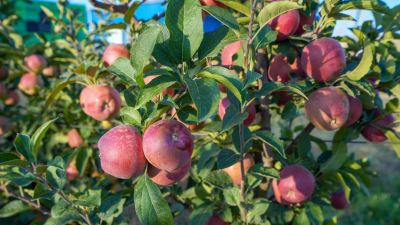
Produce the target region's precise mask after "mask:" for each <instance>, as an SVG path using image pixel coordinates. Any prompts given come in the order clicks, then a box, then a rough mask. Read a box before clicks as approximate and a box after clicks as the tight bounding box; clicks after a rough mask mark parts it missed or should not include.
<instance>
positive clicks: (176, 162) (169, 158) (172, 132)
mask: <svg viewBox="0 0 400 225" xmlns="http://www.w3.org/2000/svg"><path fill="white" fill-rule="evenodd" d="M193 145H194V143H193V137H192V134H191V133H190V131H189V129H188V128H187V127H186V126H185V125H184V124H183V123H181V122H178V121H176V120H170V119H163V120H160V121H157V122H155V123H153V124H152V125H150V126H149V127H148V128H147V130H146V131H145V133H144V135H143V152H144V155H145V156H146V159H147V160H148V161H149V163H151V164H152V165H153V166H155V167H157V168H158V169H161V170H165V171H168V172H171V171H174V170H177V169H179V168H181V167H183V166H184V165H186V163H188V162H189V161H190V159H191V156H192V153H193Z"/></svg>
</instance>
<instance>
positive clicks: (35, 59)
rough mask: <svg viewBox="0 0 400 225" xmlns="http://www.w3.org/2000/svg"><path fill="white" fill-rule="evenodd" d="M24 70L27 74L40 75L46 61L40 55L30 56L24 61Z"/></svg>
mask: <svg viewBox="0 0 400 225" xmlns="http://www.w3.org/2000/svg"><path fill="white" fill-rule="evenodd" d="M24 63H25V68H26V70H27V71H28V72H29V73H32V74H40V73H41V72H42V71H43V69H44V68H45V67H46V66H47V61H46V59H45V58H44V57H43V56H41V55H30V56H27V57H25V59H24Z"/></svg>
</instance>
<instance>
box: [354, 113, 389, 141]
mask: <svg viewBox="0 0 400 225" xmlns="http://www.w3.org/2000/svg"><path fill="white" fill-rule="evenodd" d="M373 112H375V114H374V118H379V117H381V115H382V114H381V113H380V112H379V110H378V109H374V110H373ZM395 121H396V119H395V118H394V117H393V115H391V114H386V115H385V116H383V118H381V119H378V120H376V121H374V122H372V123H371V124H370V125H367V126H365V127H364V128H363V129H362V130H361V134H362V136H363V137H364V138H365V139H367V140H368V141H371V142H381V141H385V140H386V139H387V137H386V136H385V133H384V132H383V131H381V130H380V129H379V128H377V127H374V126H372V125H378V126H382V127H387V128H391V127H394V126H395V124H394V122H395Z"/></svg>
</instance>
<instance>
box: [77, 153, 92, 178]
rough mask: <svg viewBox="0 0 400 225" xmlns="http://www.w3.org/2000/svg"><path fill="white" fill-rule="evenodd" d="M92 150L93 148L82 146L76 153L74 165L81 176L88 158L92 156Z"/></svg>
mask: <svg viewBox="0 0 400 225" xmlns="http://www.w3.org/2000/svg"><path fill="white" fill-rule="evenodd" d="M92 152H93V150H92V149H91V148H83V149H81V150H79V152H78V154H77V155H76V162H75V166H76V169H77V170H78V171H79V174H80V175H81V176H82V175H83V174H84V173H85V170H86V168H87V165H88V162H89V158H90V157H91V156H92Z"/></svg>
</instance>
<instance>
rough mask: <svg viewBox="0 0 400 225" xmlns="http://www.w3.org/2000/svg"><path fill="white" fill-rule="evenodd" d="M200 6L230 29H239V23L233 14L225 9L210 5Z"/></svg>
mask: <svg viewBox="0 0 400 225" xmlns="http://www.w3.org/2000/svg"><path fill="white" fill-rule="evenodd" d="M201 8H202V9H204V10H205V11H206V12H208V13H209V14H210V15H211V16H213V17H214V18H215V19H217V20H218V21H220V22H221V23H222V24H224V25H225V26H227V27H229V28H231V29H232V30H236V31H237V32H238V31H239V24H238V23H237V21H236V19H235V17H233V15H232V14H231V13H230V12H229V11H228V10H227V9H224V8H221V7H219V6H212V5H207V6H203V7H201Z"/></svg>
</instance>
